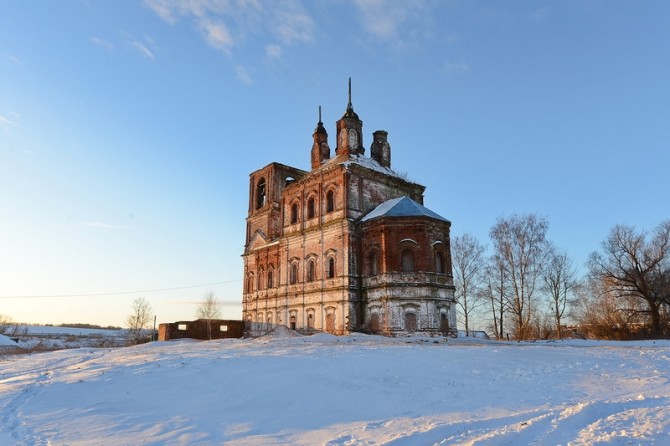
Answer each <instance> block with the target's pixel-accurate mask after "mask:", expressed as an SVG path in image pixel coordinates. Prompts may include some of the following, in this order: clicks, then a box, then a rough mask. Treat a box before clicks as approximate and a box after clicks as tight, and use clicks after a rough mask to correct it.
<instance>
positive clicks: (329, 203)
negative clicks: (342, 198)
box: [326, 190, 335, 212]
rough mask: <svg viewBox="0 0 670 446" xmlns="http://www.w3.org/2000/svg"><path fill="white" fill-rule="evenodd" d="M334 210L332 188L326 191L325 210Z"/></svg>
mask: <svg viewBox="0 0 670 446" xmlns="http://www.w3.org/2000/svg"><path fill="white" fill-rule="evenodd" d="M334 210H335V194H334V193H333V191H332V190H329V191H328V193H326V212H333V211H334Z"/></svg>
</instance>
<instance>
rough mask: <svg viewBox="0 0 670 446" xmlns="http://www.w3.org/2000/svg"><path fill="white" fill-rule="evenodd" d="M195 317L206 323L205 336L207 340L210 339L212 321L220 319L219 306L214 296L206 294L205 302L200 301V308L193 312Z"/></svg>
mask: <svg viewBox="0 0 670 446" xmlns="http://www.w3.org/2000/svg"><path fill="white" fill-rule="evenodd" d="M195 316H196V317H197V318H198V319H205V320H206V321H207V335H208V337H209V339H210V340H211V339H212V319H218V318H220V317H221V305H220V304H219V301H218V299H217V298H216V297H215V296H214V293H208V294H207V295H206V296H205V300H204V301H202V303H201V304H200V307H198V310H197V311H196V312H195Z"/></svg>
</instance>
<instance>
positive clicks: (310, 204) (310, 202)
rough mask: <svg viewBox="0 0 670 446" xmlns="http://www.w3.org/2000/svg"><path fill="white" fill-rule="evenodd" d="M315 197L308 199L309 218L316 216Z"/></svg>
mask: <svg viewBox="0 0 670 446" xmlns="http://www.w3.org/2000/svg"><path fill="white" fill-rule="evenodd" d="M314 214H315V212H314V197H310V198H309V200H307V218H314Z"/></svg>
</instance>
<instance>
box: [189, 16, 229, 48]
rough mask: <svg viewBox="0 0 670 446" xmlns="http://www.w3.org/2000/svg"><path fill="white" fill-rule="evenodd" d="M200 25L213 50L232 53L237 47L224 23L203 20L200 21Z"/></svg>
mask: <svg viewBox="0 0 670 446" xmlns="http://www.w3.org/2000/svg"><path fill="white" fill-rule="evenodd" d="M198 25H199V27H200V32H201V33H202V35H203V37H204V38H205V41H206V42H207V43H208V44H209V45H210V46H211V47H212V48H215V49H217V50H221V51H223V52H225V53H230V51H231V50H232V48H233V46H234V45H235V41H234V40H233V36H232V35H231V34H230V31H228V27H227V26H226V24H225V23H223V21H221V20H210V19H202V20H199V21H198Z"/></svg>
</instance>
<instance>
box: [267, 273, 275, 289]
mask: <svg viewBox="0 0 670 446" xmlns="http://www.w3.org/2000/svg"><path fill="white" fill-rule="evenodd" d="M273 286H274V283H273V280H272V270H271V269H270V270H268V288H272V287H273Z"/></svg>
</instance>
